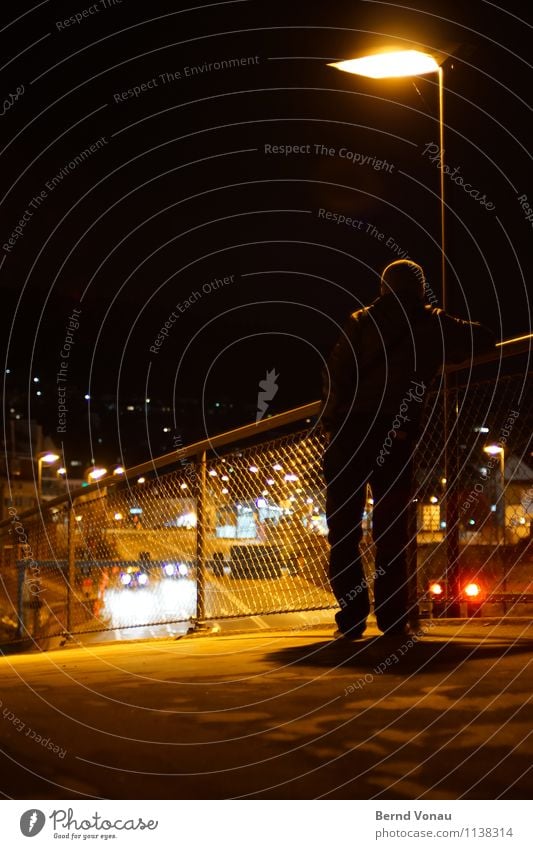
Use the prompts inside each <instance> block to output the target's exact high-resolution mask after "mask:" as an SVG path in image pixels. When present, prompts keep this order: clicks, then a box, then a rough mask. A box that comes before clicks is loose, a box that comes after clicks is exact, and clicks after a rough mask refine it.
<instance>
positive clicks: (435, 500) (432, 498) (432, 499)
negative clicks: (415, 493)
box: [429, 495, 439, 504]
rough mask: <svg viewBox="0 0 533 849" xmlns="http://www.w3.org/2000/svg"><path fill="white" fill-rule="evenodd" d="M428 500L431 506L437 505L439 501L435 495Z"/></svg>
mask: <svg viewBox="0 0 533 849" xmlns="http://www.w3.org/2000/svg"><path fill="white" fill-rule="evenodd" d="M429 500H430V502H431V503H432V504H437V503H438V500H439V499H438V498H437V496H436V495H432V496H431V498H430V499H429Z"/></svg>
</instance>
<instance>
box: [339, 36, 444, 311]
mask: <svg viewBox="0 0 533 849" xmlns="http://www.w3.org/2000/svg"><path fill="white" fill-rule="evenodd" d="M328 66H329V67H330V68H337V69H338V70H339V71H346V72H347V73H349V74H358V75H359V76H363V77H370V78H371V79H375V80H378V79H379V80H382V79H397V78H400V77H414V76H421V75H422V74H434V73H436V74H437V75H438V80H439V147H440V249H441V287H442V306H443V307H444V309H445V310H446V309H447V308H448V293H447V290H446V234H445V215H444V74H443V70H442V66H441V65H439V63H438V62H437V60H436V59H435V57H434V56H431V55H430V54H429V53H423V52H422V51H420V50H394V51H388V52H386V53H374V54H371V55H369V56H361V57H360V58H358V59H347V60H345V61H342V62H329V63H328Z"/></svg>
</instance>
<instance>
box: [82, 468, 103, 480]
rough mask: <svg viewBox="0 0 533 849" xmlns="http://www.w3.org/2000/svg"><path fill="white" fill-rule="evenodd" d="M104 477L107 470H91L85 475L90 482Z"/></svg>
mask: <svg viewBox="0 0 533 849" xmlns="http://www.w3.org/2000/svg"><path fill="white" fill-rule="evenodd" d="M104 475H107V469H93V470H92V471H90V472H89V474H88V475H87V477H88V478H90V479H91V480H92V481H99V480H100V478H103V477H104Z"/></svg>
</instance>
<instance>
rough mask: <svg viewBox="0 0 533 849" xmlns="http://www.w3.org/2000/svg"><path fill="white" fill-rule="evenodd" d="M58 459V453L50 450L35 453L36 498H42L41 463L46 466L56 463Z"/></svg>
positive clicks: (40, 499) (39, 499)
mask: <svg viewBox="0 0 533 849" xmlns="http://www.w3.org/2000/svg"><path fill="white" fill-rule="evenodd" d="M58 460H59V454H54V453H53V452H51V451H41V452H40V453H39V454H37V500H38V501H39V502H41V501H42V500H43V463H44V464H45V465H47V466H50V465H52V463H56V462H57V461H58Z"/></svg>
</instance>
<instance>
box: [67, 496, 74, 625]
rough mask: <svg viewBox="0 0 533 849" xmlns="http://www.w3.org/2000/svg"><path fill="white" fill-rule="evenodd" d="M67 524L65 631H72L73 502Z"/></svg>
mask: <svg viewBox="0 0 533 849" xmlns="http://www.w3.org/2000/svg"><path fill="white" fill-rule="evenodd" d="M67 516H68V524H67V543H68V549H67V550H68V555H67V558H68V559H67V633H68V634H71V633H72V624H73V621H72V620H73V617H72V612H73V607H74V598H75V591H74V590H75V580H76V574H75V573H76V557H75V554H76V546H75V542H76V541H75V536H74V534H75V530H76V505H75V502H73V503H72V505H71V506H70V508H69V510H68V513H67Z"/></svg>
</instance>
